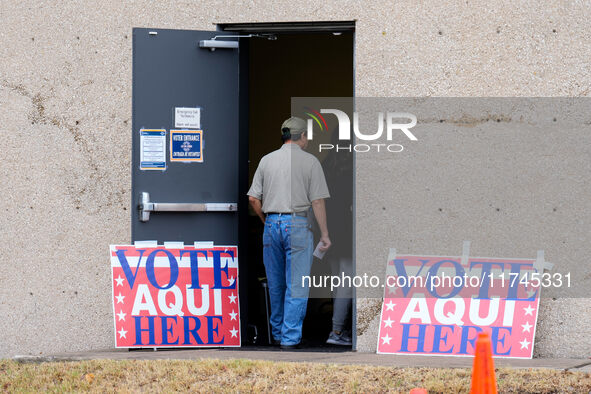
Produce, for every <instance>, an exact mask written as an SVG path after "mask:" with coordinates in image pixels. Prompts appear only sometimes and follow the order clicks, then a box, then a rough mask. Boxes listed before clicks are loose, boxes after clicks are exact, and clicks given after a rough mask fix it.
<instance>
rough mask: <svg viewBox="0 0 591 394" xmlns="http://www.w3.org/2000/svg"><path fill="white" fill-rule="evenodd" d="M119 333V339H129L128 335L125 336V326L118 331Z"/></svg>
mask: <svg viewBox="0 0 591 394" xmlns="http://www.w3.org/2000/svg"><path fill="white" fill-rule="evenodd" d="M117 333H118V334H119V339H121V338H125V339H127V337H126V336H125V335H126V334H127V331H125V330H124V329H123V327H121V330H119V331H117Z"/></svg>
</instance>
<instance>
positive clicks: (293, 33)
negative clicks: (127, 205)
mask: <svg viewBox="0 0 591 394" xmlns="http://www.w3.org/2000/svg"><path fill="white" fill-rule="evenodd" d="M218 26H219V29H220V30H223V31H226V32H228V31H231V32H236V34H237V35H250V34H254V35H263V37H245V38H240V125H241V126H240V137H239V138H240V146H241V148H240V150H241V153H240V157H241V158H240V163H245V162H246V161H247V162H248V166H241V169H240V172H241V174H240V179H241V180H240V199H241V200H240V205H242V206H243V207H244V206H248V201H247V198H246V191H247V190H248V187H249V185H250V184H251V182H252V178H253V176H254V173H255V170H256V168H257V166H258V163H259V161H260V159H261V158H262V157H263V156H264V155H266V154H267V153H269V152H271V151H273V150H276V149H279V148H280V146H281V144H282V142H281V132H280V125H281V124H282V122H283V121H284V120H285V119H287V118H289V117H290V116H291V115H292V114H291V112H292V111H291V108H292V103H291V98H292V97H354V22H329V23H324V22H303V23H261V24H223V25H218ZM308 151H309V152H310V153H312V154H315V155H316V156H317V157H318V158H319V160H320V161H321V163H322V164H323V167H324V172H325V175H326V178H327V182H328V183H329V187H330V184H331V180H330V179H329V178H330V174H329V173H327V168H326V167H327V166H328V165H330V164H329V160H327V158H326V157H324V156H323V157H321V156H319V154H318V151H317V149H316V152H313V151H311V148H308ZM353 168H354V166H352V165H351V166H349V167H347V173H346V174H344V176H345V177H346V178H347V179H349V180H350V183H349V186H350V188H349V189H348V192H349V190H350V194H351V195H350V196H348V197H349V199H350V201H351V204H352V195H353V184H354V175H353ZM340 175H341V176H343V173H342V172H341V173H340ZM331 195H333V197H334V194H333V191H332V190H331ZM330 204H331V200H330V199H329V200H327V211H328V212H329V216H328V226H329V232H331V214H330ZM353 220H354V211H353V210H350V211H349V210H347V212H344V217H340V218H339V221H340V222H341V223H342V222H343V221H345V222H347V223H349V224H350V227H351V234H350V236H351V239H350V241H351V245H353V235H354V234H353V233H352V229H353ZM239 227H240V231H239V234H240V235H239V245H240V250H241V255H242V256H246V258H242V259H241V260H240V261H241V263H240V277H241V279H240V280H241V283H242V286H244V285H245V283H246V286H244V287H246V288H247V290H246V292H247V294H245V295H246V297H243V300H247V302H244V303H243V304H245V305H244V307H242V306H241V308H243V310H247V311H248V312H247V316H248V322H247V326H246V327H244V328H243V329H244V331H246V332H247V333H248V334H249V335H248V336H249V338H248V340H249V341H248V342H250V343H251V344H254V345H262V346H264V345H268V344H269V333H268V329H267V328H268V323H267V314H266V313H265V310H266V308H267V305H266V299H265V288H264V278H265V269H264V265H263V254H262V232H263V225H262V223H261V222H260V220H259V218H258V217H257V216H256V215H255V214H254V212H252V210H250V209H249V210H248V211H247V210H245V209H241V212H240V220H239ZM317 242H318V235H317V234H316V236H315V244H316V243H317ZM333 243H334V240H333ZM348 253H349V255H350V256H349V258H351V260H353V248H352V247H351V249H350V251H349V252H348ZM353 261H354V260H353ZM311 274H312V275H330V274H331V267H330V263H327V262H326V261H323V262H320V261H318V260H315V262H314V264H313V267H312V273H311ZM354 308H355V306H354V304H353V308H352V309H353V311H352V313H351V318H350V319H349V321H348V323H347V324H348V325H349V329H350V330H351V332H352V333H354V327H353V326H354V320H355V319H354V316H355V313H354ZM332 312H333V300H332V299H331V298H328V297H311V298H310V299H309V302H308V308H307V313H306V319H305V321H304V329H303V339H304V341H305V342H306V343H307V344H308V347H309V348H310V349H314V348H316V349H323V350H326V346H325V341H326V339H327V338H328V335H329V333H330V331H331V328H332ZM353 337H354V335H353Z"/></svg>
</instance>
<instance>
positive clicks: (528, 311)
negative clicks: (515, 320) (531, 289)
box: [523, 305, 534, 316]
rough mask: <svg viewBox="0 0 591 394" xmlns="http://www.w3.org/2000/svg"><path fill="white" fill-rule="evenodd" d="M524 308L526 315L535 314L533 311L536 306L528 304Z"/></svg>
mask: <svg viewBox="0 0 591 394" xmlns="http://www.w3.org/2000/svg"><path fill="white" fill-rule="evenodd" d="M523 310H524V311H525V314H526V315H530V316H533V314H532V313H533V311H534V308H532V307H531V305H528V306H527V308H523Z"/></svg>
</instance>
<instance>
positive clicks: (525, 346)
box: [519, 339, 530, 349]
mask: <svg viewBox="0 0 591 394" xmlns="http://www.w3.org/2000/svg"><path fill="white" fill-rule="evenodd" d="M519 344H520V345H521V348H522V349H523V348H525V349H529V344H530V342H528V340H527V339H524V340H523V341H521V342H519Z"/></svg>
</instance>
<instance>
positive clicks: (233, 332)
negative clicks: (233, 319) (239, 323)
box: [230, 327, 238, 338]
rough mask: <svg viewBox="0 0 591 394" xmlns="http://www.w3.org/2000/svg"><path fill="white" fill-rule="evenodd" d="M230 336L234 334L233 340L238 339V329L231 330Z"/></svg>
mask: <svg viewBox="0 0 591 394" xmlns="http://www.w3.org/2000/svg"><path fill="white" fill-rule="evenodd" d="M230 334H232V338H234V337H236V338H238V335H237V334H238V330H237V329H236V327H232V329H231V330H230Z"/></svg>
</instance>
